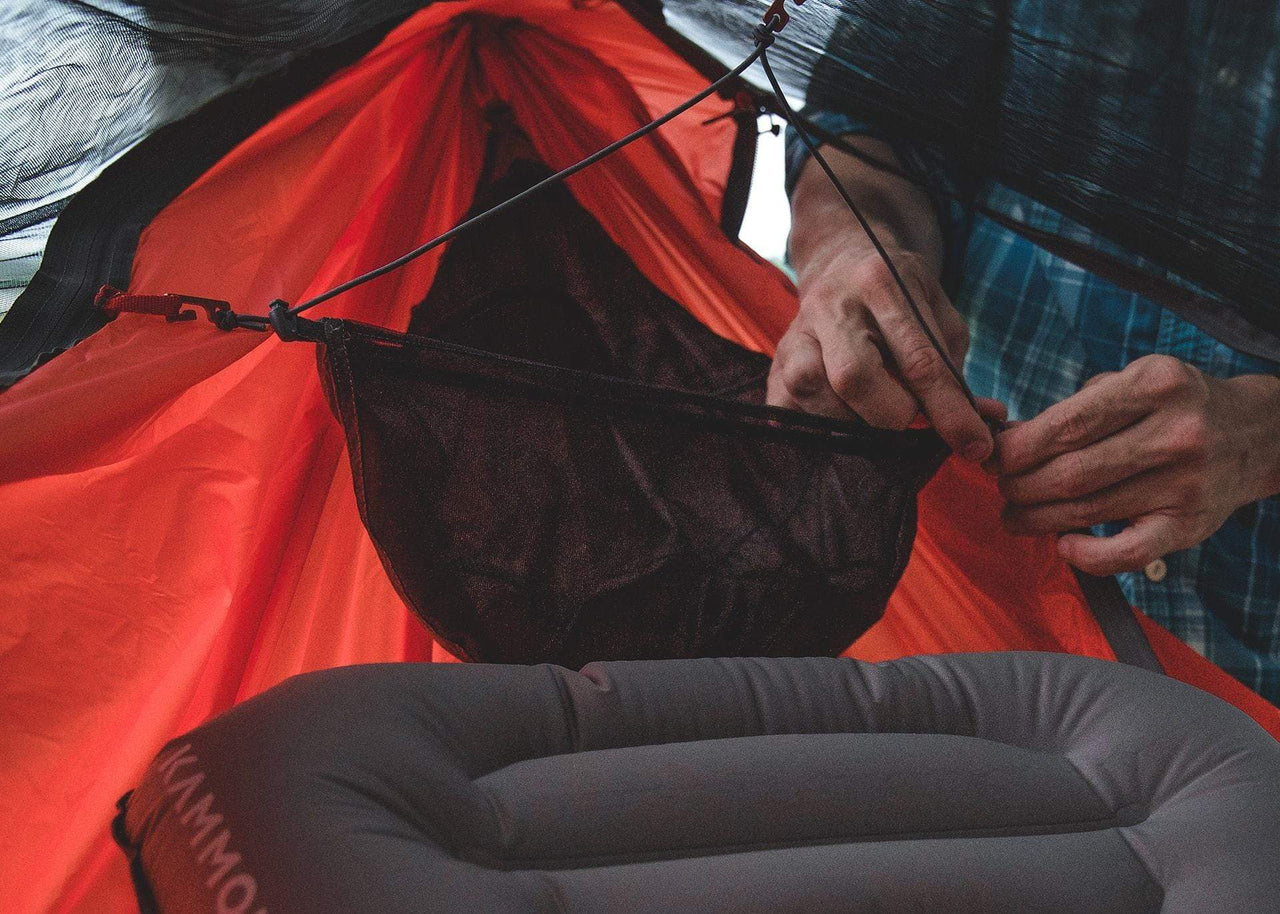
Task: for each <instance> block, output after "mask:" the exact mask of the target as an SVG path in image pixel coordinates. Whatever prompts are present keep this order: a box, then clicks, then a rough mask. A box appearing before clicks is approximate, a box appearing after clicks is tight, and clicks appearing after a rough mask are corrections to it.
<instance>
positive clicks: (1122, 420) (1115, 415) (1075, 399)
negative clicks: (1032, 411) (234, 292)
mask: <svg viewBox="0 0 1280 914" xmlns="http://www.w3.org/2000/svg"><path fill="white" fill-rule="evenodd" d="M1131 387H1132V385H1131V384H1129V383H1128V382H1127V381H1126V380H1125V379H1124V378H1123V377H1122V376H1121V375H1119V374H1116V375H1112V376H1111V377H1108V378H1103V379H1102V380H1100V381H1098V382H1097V383H1096V384H1092V385H1090V386H1089V387H1087V388H1085V389H1083V390H1081V391H1080V392H1079V393H1076V394H1075V395H1073V396H1071V397H1068V398H1067V399H1066V400H1063V401H1062V402H1061V403H1058V404H1055V405H1054V406H1051V407H1049V408H1048V409H1046V410H1045V411H1044V412H1043V413H1041V414H1040V415H1038V416H1036V417H1035V418H1034V419H1030V420H1028V421H1027V422H1024V423H1023V424H1021V425H1019V426H1018V427H1017V428H1012V429H1009V430H1008V431H1006V432H1004V433H1003V434H1002V435H1001V436H1000V448H999V450H1000V472H1001V474H1003V475H1006V476H1007V475H1012V474H1018V473H1025V472H1026V471H1027V470H1030V469H1031V468H1032V467H1036V466H1039V465H1041V464H1043V463H1046V462H1048V461H1049V460H1051V459H1053V458H1054V457H1057V456H1058V455H1060V454H1065V453H1068V452H1069V451H1078V450H1081V449H1083V448H1084V447H1086V446H1087V445H1090V444H1093V443H1094V442H1095V441H1099V440H1101V439H1102V438H1105V437H1106V436H1108V435H1113V434H1115V433H1116V432H1118V431H1120V430H1121V429H1123V428H1127V427H1128V426H1130V425H1132V424H1133V423H1135V422H1137V421H1138V420H1139V419H1142V418H1144V417H1145V416H1147V415H1148V414H1149V413H1150V412H1151V404H1150V402H1149V401H1148V399H1147V398H1145V397H1135V396H1133V395H1132V391H1131V390H1130V388H1131Z"/></svg>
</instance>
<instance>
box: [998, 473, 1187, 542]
mask: <svg viewBox="0 0 1280 914" xmlns="http://www.w3.org/2000/svg"><path fill="white" fill-rule="evenodd" d="M1174 475H1175V474H1174V473H1173V471H1172V470H1161V471H1156V472H1151V473H1144V474H1142V475H1140V476H1137V477H1134V478H1133V479H1128V480H1126V481H1124V482H1122V483H1120V484H1118V485H1115V486H1112V487H1110V488H1108V489H1104V490H1103V491H1101V492H1095V493H1093V494H1091V495H1086V496H1084V497H1083V498H1075V499H1071V500H1068V501H1056V502H1047V503H1041V504H1035V505H1012V504H1011V505H1006V506H1005V508H1004V511H1003V512H1002V513H1001V520H1002V522H1003V523H1004V526H1005V528H1006V529H1007V530H1009V532H1011V533H1014V534H1017V535H1020V536H1038V535H1041V534H1048V533H1065V532H1067V531H1070V530H1079V529H1081V528H1082V527H1092V526H1094V525H1095V524H1105V523H1109V522H1110V521H1117V520H1130V519H1131V518H1135V517H1140V516H1142V515H1144V514H1150V513H1151V512H1153V511H1158V510H1161V509H1164V508H1170V507H1173V505H1172V501H1173V495H1172V493H1174V492H1176V491H1178V487H1177V486H1176V485H1175V480H1174Z"/></svg>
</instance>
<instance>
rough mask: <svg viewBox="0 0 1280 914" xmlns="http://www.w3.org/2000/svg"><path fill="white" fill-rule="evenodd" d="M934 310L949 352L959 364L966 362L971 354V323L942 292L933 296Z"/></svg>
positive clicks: (939, 329)
mask: <svg viewBox="0 0 1280 914" xmlns="http://www.w3.org/2000/svg"><path fill="white" fill-rule="evenodd" d="M933 312H934V313H935V314H936V315H937V318H938V331H937V332H938V336H939V338H940V339H941V340H942V342H943V343H944V344H945V345H946V347H947V354H948V355H950V356H951V361H952V362H954V363H955V364H956V365H957V366H960V365H963V364H964V357H965V356H966V355H968V354H969V323H968V321H966V320H965V319H964V318H963V317H961V316H960V312H959V311H957V310H956V309H955V306H954V305H952V304H951V302H950V301H949V300H948V299H947V297H946V295H944V294H943V293H942V292H937V293H935V295H934V298H933Z"/></svg>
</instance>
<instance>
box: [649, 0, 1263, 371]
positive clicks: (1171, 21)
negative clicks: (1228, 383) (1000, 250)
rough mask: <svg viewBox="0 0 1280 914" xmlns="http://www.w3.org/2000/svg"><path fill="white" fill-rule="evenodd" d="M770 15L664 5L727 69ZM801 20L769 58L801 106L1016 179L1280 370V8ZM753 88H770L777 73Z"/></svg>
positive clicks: (1101, 7) (806, 9)
mask: <svg viewBox="0 0 1280 914" xmlns="http://www.w3.org/2000/svg"><path fill="white" fill-rule="evenodd" d="M762 6H763V4H761V3H759V2H752V0H667V2H665V3H664V7H665V9H666V14H667V18H668V20H669V21H670V22H671V23H672V24H673V25H674V26H675V27H676V28H677V29H678V30H680V31H681V32H684V33H686V34H687V35H689V36H691V37H693V38H695V39H696V40H697V41H698V42H699V43H700V44H701V45H702V46H704V47H706V48H708V49H709V50H711V51H712V52H713V53H715V54H716V55H717V56H718V57H719V58H720V59H721V60H723V61H725V62H733V61H736V60H740V59H741V58H742V57H743V56H745V54H746V53H747V52H748V51H749V50H750V48H751V38H750V35H751V28H752V26H753V24H754V23H756V22H758V21H759V19H760V15H761V11H762ZM787 8H788V10H789V11H790V14H791V20H790V22H789V23H788V24H787V25H786V27H785V28H784V29H783V31H782V33H781V34H780V35H779V37H778V41H777V44H776V45H775V46H774V47H773V48H772V49H771V50H770V52H769V56H770V58H771V60H772V61H773V63H774V66H775V68H776V69H777V71H778V73H779V75H780V77H781V78H782V81H783V84H784V86H785V88H786V89H787V91H788V94H791V93H794V94H795V96H796V97H798V98H802V99H804V100H805V102H806V103H807V105H808V106H809V107H810V108H811V109H813V108H819V109H830V110H835V111H840V112H843V113H846V114H849V115H852V116H854V117H856V118H861V119H865V120H868V121H871V122H874V123H875V124H876V125H878V126H880V127H882V128H884V129H886V130H888V131H889V132H891V133H892V134H895V135H896V136H899V137H902V138H903V139H906V140H914V141H917V142H921V143H925V144H929V145H930V146H932V147H933V148H934V149H935V150H936V151H937V152H938V153H940V155H941V156H942V157H944V158H946V159H947V160H949V161H950V162H952V163H953V164H954V165H955V166H956V167H957V170H958V171H959V172H960V175H961V179H962V180H966V179H967V182H968V184H969V186H970V188H971V189H977V188H979V187H980V186H981V185H982V183H983V182H984V181H986V180H988V179H996V180H999V181H1001V182H1003V183H1006V184H1008V185H1010V186H1012V187H1013V188H1014V189H1015V190H1019V191H1022V192H1023V193H1025V194H1027V195H1028V196H1030V197H1032V198H1034V199H1036V200H1038V201H1040V202H1042V203H1046V204H1048V205H1050V206H1052V207H1054V208H1056V209H1058V210H1060V211H1061V212H1063V213H1064V214H1066V215H1067V216H1069V217H1070V218H1071V219H1073V220H1077V221H1078V222H1079V223H1081V224H1082V225H1083V226H1086V227H1087V228H1088V229H1091V230H1093V231H1096V232H1099V233H1101V234H1102V235H1104V236H1105V237H1106V238H1108V239H1110V240H1111V241H1114V242H1116V243H1119V244H1120V245H1122V246H1123V247H1125V248H1126V249H1127V250H1129V251H1132V252H1133V253H1136V254H1139V255H1141V256H1142V257H1144V258H1146V259H1147V261H1149V263H1148V264H1147V265H1146V271H1145V275H1142V276H1134V275H1129V276H1121V277H1119V278H1120V279H1121V281H1122V284H1123V285H1126V286H1128V287H1130V288H1134V287H1140V289H1138V290H1139V291H1142V292H1144V293H1146V294H1150V295H1152V296H1153V297H1156V298H1158V299H1160V300H1161V301H1162V302H1164V303H1165V304H1167V305H1169V306H1171V307H1173V308H1175V310H1178V311H1180V312H1181V313H1183V314H1184V316H1187V317H1189V318H1191V319H1192V320H1194V321H1195V322H1197V323H1199V324H1201V326H1204V327H1205V328H1206V329H1208V330H1209V331H1210V332H1213V333H1215V334H1216V335H1218V336H1219V337H1220V338H1223V339H1224V340H1226V341H1227V342H1230V343H1232V344H1234V345H1237V346H1241V347H1243V348H1247V349H1252V350H1254V351H1255V352H1258V354H1263V355H1268V354H1269V355H1270V356H1271V357H1273V358H1275V357H1277V356H1278V355H1280V336H1278V335H1277V334H1280V157H1278V150H1280V113H1278V112H1277V110H1276V109H1277V105H1278V104H1280V100H1278V98H1277V95H1276V92H1277V74H1278V73H1280V58H1278V57H1277V53H1276V48H1277V47H1280V5H1277V4H1276V3H1274V2H1247V3H1203V2H1189V0H1054V2H1045V3H1026V2H1013V0H808V2H806V3H804V5H803V6H799V7H797V6H794V5H792V4H788V6H787ZM747 75H748V77H749V78H751V79H753V80H755V81H756V82H758V83H761V84H763V83H762V80H761V78H760V74H759V71H758V70H757V71H752V72H749V73H748V74H747ZM1009 215H1010V216H1011V217H1012V219H1013V220H1014V221H1015V222H1017V221H1018V220H1019V219H1020V215H1019V214H1018V213H1012V214H1009ZM1032 228H1035V227H1034V226H1032ZM1062 234H1065V235H1067V236H1068V237H1067V238H1066V239H1065V240H1066V241H1067V242H1072V241H1076V242H1083V244H1084V249H1083V250H1064V251H1062V252H1063V253H1065V254H1066V256H1069V258H1070V259H1075V260H1077V261H1084V263H1083V265H1085V266H1086V267H1089V268H1092V269H1095V270H1099V271H1102V270H1105V267H1100V266H1099V265H1098V258H1097V255H1098V254H1099V253H1100V252H1099V251H1098V248H1099V246H1098V245H1097V244H1096V242H1094V241H1093V240H1092V236H1091V235H1090V234H1089V233H1084V232H1082V233H1073V232H1071V231H1065V232H1063V233H1062ZM1073 236H1074V237H1073ZM1037 240H1046V241H1048V243H1049V246H1053V242H1054V240H1055V239H1037ZM1059 240H1061V239H1059ZM1090 255H1094V256H1090ZM1169 273H1172V274H1173V280H1172V281H1171V282H1164V280H1167V279H1169V276H1168V274H1169ZM1188 284H1194V286H1195V287H1197V288H1195V289H1193V290H1188V289H1187V288H1186V286H1187V285H1188ZM1259 350H1261V351H1259Z"/></svg>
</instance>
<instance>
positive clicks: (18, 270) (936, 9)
mask: <svg viewBox="0 0 1280 914" xmlns="http://www.w3.org/2000/svg"><path fill="white" fill-rule="evenodd" d="M575 2H583V3H594V2H597V0H566V3H575ZM424 5H426V4H425V3H423V2H422V0H268V2H257V0H255V2H250V0H220V2H217V3H209V4H195V3H189V2H181V0H17V2H15V3H5V4H0V86H3V88H4V91H3V93H0V127H3V129H0V311H3V310H4V309H5V307H7V305H8V304H9V303H10V302H11V301H12V300H13V298H14V296H16V295H17V294H18V292H19V291H21V290H22V289H23V287H24V286H25V285H26V284H27V282H28V281H30V280H31V278H32V274H33V273H34V272H35V269H36V265H37V264H38V263H39V261H40V256H41V251H42V248H43V245H44V239H45V238H46V236H47V233H48V231H49V227H50V225H51V224H52V220H53V218H54V217H55V216H56V215H57V214H58V212H59V211H60V210H61V209H62V207H63V206H64V204H65V203H66V201H67V199H68V198H69V197H70V196H71V195H72V194H73V193H75V192H76V191H78V190H79V189H80V188H82V187H83V186H84V185H85V184H86V183H88V182H89V181H90V179H91V178H92V177H93V176H94V175H95V174H96V173H97V171H99V170H100V169H101V168H102V167H104V166H105V165H106V164H107V163H109V162H110V161H112V160H113V159H114V158H116V157H117V156H119V155H120V154H121V153H123V152H124V151H125V150H127V149H128V148H129V147H130V146H131V145H133V144H134V143H136V142H138V141H139V140H140V139H142V138H143V137H145V136H147V135H148V134H150V133H152V132H153V131H155V130H156V129H157V128H159V127H160V126H161V125H163V124H165V123H168V122H170V121H173V120H174V119H176V118H179V117H181V116H183V115H184V114H186V113H188V112H190V111H191V110H193V109H194V108H195V107H197V106H199V105H202V104H205V103H207V102H208V101H209V100H210V99H212V98H214V97H215V96H218V95H221V94H223V93H226V92H228V91H229V90H232V89H235V88H237V87H241V86H244V85H245V84H247V83H249V82H250V81H251V80H255V79H256V80H258V81H259V83H262V84H263V85H264V86H270V85H273V84H271V82H270V80H271V77H267V76H264V74H272V75H276V74H278V73H280V72H281V71H283V70H287V69H290V68H292V69H293V70H295V71H299V72H300V73H301V75H302V76H303V77H306V78H304V79H302V80H301V84H299V85H297V86H295V92H294V93H293V95H292V96H290V95H289V93H285V94H284V95H282V96H275V95H271V94H270V93H264V94H263V97H264V98H274V99H275V101H274V104H276V105H277V106H279V105H283V104H285V103H287V102H288V101H289V100H291V98H292V97H297V93H298V92H301V91H305V87H306V82H307V79H310V78H314V80H315V81H318V80H319V79H320V78H322V77H323V75H324V71H325V68H328V69H330V70H331V69H332V68H333V67H334V66H337V65H338V64H340V63H341V62H342V60H341V57H340V58H339V59H337V60H336V61H335V59H334V58H332V57H324V56H323V54H321V53H320V51H319V50H318V49H327V48H332V47H333V46H336V45H339V44H340V43H341V42H344V41H350V42H355V41H356V40H357V37H356V36H369V35H372V38H371V39H370V40H376V37H377V33H378V32H379V31H380V30H381V31H385V29H386V28H388V27H389V26H390V24H391V23H392V22H393V21H394V20H397V19H398V18H402V17H403V16H405V15H407V14H408V13H410V12H412V11H413V10H414V9H417V8H419V7H421V6H424ZM624 5H626V6H627V7H628V8H629V9H631V10H632V11H633V13H634V14H635V15H636V16H637V17H638V18H640V19H641V20H642V21H644V22H646V23H647V24H649V25H650V26H651V27H652V28H653V29H654V30H655V31H656V32H657V33H658V34H659V35H660V36H661V37H663V38H664V40H666V41H667V42H668V43H669V44H670V45H671V46H672V48H673V53H679V54H683V55H685V56H687V57H690V58H696V62H697V63H698V64H699V65H700V66H703V67H704V69H708V70H709V69H711V66H710V65H709V64H708V58H707V57H706V54H707V52H708V51H709V52H711V53H712V54H714V55H715V56H716V57H718V58H719V60H720V61H722V62H725V63H730V64H732V63H736V62H738V61H739V60H741V59H743V58H744V57H745V56H746V55H747V53H748V52H749V51H750V50H751V47H752V40H751V32H752V28H753V27H754V25H755V24H756V23H757V22H758V21H759V20H760V17H761V14H762V13H763V11H764V9H765V7H766V4H765V3H764V2H762V0H665V2H663V3H659V2H658V0H625V2H624ZM787 9H788V10H789V11H790V13H791V21H790V22H789V23H788V24H787V26H786V28H785V29H784V30H783V32H782V34H781V35H780V36H779V38H778V42H777V44H776V45H775V46H774V48H773V49H772V50H771V51H770V56H771V58H772V59H773V61H774V62H775V65H776V66H777V67H778V69H779V71H780V74H781V76H782V79H783V81H784V83H785V85H786V86H787V88H788V91H789V92H792V93H794V94H795V95H796V96H797V97H798V98H800V99H804V100H807V102H808V103H809V104H810V105H811V106H818V107H826V108H835V109H838V110H842V111H845V112H847V113H851V114H853V115H855V116H858V117H862V118H866V119H871V120H874V121H876V122H877V123H879V124H881V125H883V126H884V127H885V128H886V129H889V130H892V131H895V132H897V133H899V134H901V135H902V136H903V137H905V138H909V139H913V140H916V141H921V142H926V143H929V144H933V145H935V146H936V147H937V148H938V149H939V150H941V151H942V153H943V154H945V156H946V157H947V158H949V159H950V160H951V161H953V162H954V163H955V164H956V165H957V167H959V168H960V169H961V170H962V171H963V172H964V173H965V174H966V175H967V176H969V178H971V179H972V182H973V184H974V186H977V185H980V184H981V182H982V181H984V180H986V179H989V178H995V179H999V180H1001V181H1003V182H1005V183H1007V184H1009V185H1011V186H1013V187H1015V189H1017V190H1020V191H1022V192H1024V193H1026V194H1028V195H1029V196H1031V197H1033V198H1035V199H1038V200H1040V201H1042V202H1045V203H1047V204H1049V205H1051V206H1053V207H1055V208H1057V209H1059V210H1061V211H1062V212H1063V213H1065V214H1066V215H1068V216H1070V217H1071V218H1072V219H1074V220H1077V221H1078V222H1079V223H1080V224H1082V225H1084V226H1086V227H1088V228H1089V229H1092V230H1093V231H1096V232H1100V233H1101V234H1102V235H1103V236H1104V237H1106V238H1108V239H1112V240H1114V241H1115V242H1117V243H1119V244H1120V245H1122V246H1123V247H1125V248H1127V249H1129V250H1131V251H1133V252H1136V253H1138V254H1141V255H1143V257H1145V258H1146V262H1145V264H1143V265H1142V267H1141V269H1140V270H1135V269H1134V268H1133V267H1132V265H1131V264H1128V263H1127V262H1126V263H1122V264H1117V263H1115V262H1113V261H1112V260H1111V259H1109V258H1107V257H1106V256H1103V255H1104V254H1105V252H1101V251H1100V250H1099V247H1100V245H1098V244H1097V243H1096V242H1095V241H1093V240H1092V236H1091V235H1089V234H1088V233H1084V234H1077V233H1074V232H1069V231H1058V232H1057V234H1056V235H1054V236H1047V237H1046V236H1044V235H1043V234H1037V233H1036V232H1035V231H1031V230H1030V229H1028V231H1029V232H1030V233H1031V234H1033V235H1035V236H1036V240H1038V241H1041V242H1042V243H1044V244H1046V245H1047V246H1050V247H1052V248H1055V249H1056V250H1057V251H1058V252H1059V253H1062V254H1064V255H1066V256H1068V257H1070V258H1072V259H1074V260H1076V261H1077V262H1081V263H1082V264H1083V265H1085V266H1087V267H1088V268H1089V269H1093V270H1095V271H1096V272H1101V273H1104V274H1106V275H1108V276H1110V278H1113V279H1115V280H1116V281H1118V282H1120V283H1121V284H1122V285H1127V286H1128V287H1129V288H1132V289H1135V290H1137V291H1142V292H1144V293H1146V294H1149V295H1151V296H1152V297H1154V298H1157V299H1158V300H1160V301H1162V302H1164V303H1165V304H1167V305H1169V306H1170V307H1172V308H1174V309H1175V310H1177V311H1178V312H1179V313H1181V314H1183V315H1184V316H1185V317H1188V318H1189V319H1191V320H1193V321H1194V322H1196V323H1198V324H1200V325H1201V326H1202V327H1204V328H1205V329H1207V330H1209V331H1210V332H1211V333H1213V334H1215V335H1216V336H1218V337H1219V338H1221V339H1223V340H1225V341H1227V342H1229V343H1231V344H1233V345H1236V346H1238V347H1240V348H1243V349H1246V350H1248V351H1251V352H1253V353H1255V354H1258V355H1262V356H1264V357H1269V358H1272V359H1280V171H1278V168H1280V163H1278V161H1277V149H1278V148H1280V117H1278V116H1277V97H1276V92H1277V91H1278V90H1277V85H1280V55H1277V53H1276V51H1275V49H1276V48H1277V47H1278V46H1280V3H1277V2H1276V0H1248V2H1245V0H1241V2H1229V3H1223V2H1210V0H1052V2H1049V0H1045V2H1037V3H1032V2H1014V0H807V2H805V3H804V4H803V6H797V5H796V4H794V3H792V2H790V0H788V3H787ZM664 16H665V20H666V24H665V25H664V23H663V17H664ZM357 50H358V49H357ZM317 55H320V56H317ZM747 75H748V77H749V78H750V79H751V80H752V81H753V82H754V83H755V84H756V85H757V86H764V85H765V83H764V80H763V77H762V76H761V73H760V71H759V69H758V68H756V69H753V70H752V71H749V73H748V74H747ZM270 113H271V112H270V110H263V111H260V112H255V113H252V114H246V113H245V109H244V108H240V109H237V111H236V112H235V113H233V114H232V115H231V116H230V117H229V119H228V122H227V123H224V124H222V126H221V128H220V133H219V135H217V136H210V137H207V138H205V140H204V141H202V142H201V143H198V144H194V145H190V144H189V145H188V146H186V147H184V148H179V149H175V150H174V151H173V155H174V156H175V157H180V158H184V159H190V160H192V162H193V163H195V164H196V165H200V164H201V163H203V166H204V167H207V165H208V164H211V163H210V162H203V160H202V156H204V155H205V151H206V150H214V151H215V152H216V151H217V150H218V149H220V148H221V149H225V148H227V143H228V138H229V137H231V135H232V134H235V133H236V132H237V131H238V130H239V131H240V132H241V133H242V134H243V133H247V132H248V130H250V129H251V128H252V126H253V125H252V124H250V123H238V121H247V120H252V119H253V118H255V117H258V118H262V119H265V118H267V117H269V116H270ZM242 128H243V129H242ZM224 134H225V135H224ZM231 138H233V137H231ZM199 171H200V168H199V167H195V168H194V174H199ZM192 178H194V175H192ZM188 180H190V179H188ZM152 192H153V191H152V189H151V187H150V186H149V185H148V184H147V182H146V181H144V180H141V179H140V180H139V188H138V193H139V194H143V195H145V194H148V193H152ZM167 192H168V193H169V195H170V196H171V195H172V193H175V192H176V190H170V191H167ZM158 205H159V204H157V207H158ZM1002 215H1004V216H1005V217H1006V218H1008V219H1010V220H1011V221H1013V222H1014V223H1017V221H1018V214H1017V213H1012V214H1002ZM133 219H139V220H145V214H143V215H141V216H131V217H130V220H129V224H128V225H126V226H125V227H124V228H123V229H121V232H122V233H123V235H125V236H129V235H130V233H132V237H133V238H134V239H135V240H136V233H137V231H138V230H139V228H140V227H141V224H142V222H138V223H136V224H135V223H134V222H133V221H132V220H133ZM117 234H119V233H117ZM1067 236H1070V237H1067ZM103 243H104V244H105V243H107V242H103ZM109 244H110V247H111V250H112V253H111V256H112V257H115V258H117V259H119V258H123V257H125V256H126V255H127V251H128V250H129V249H130V245H131V241H130V238H129V237H115V236H113V237H112V238H111V239H109ZM77 258H78V259H79V260H84V258H85V254H84V253H83V252H78V253H77ZM125 268H126V270H127V261H126V262H125ZM67 269H69V268H67V267H65V266H62V265H57V266H56V267H55V269H54V270H53V271H52V273H51V274H50V275H48V276H43V277H37V281H36V282H35V283H34V285H36V286H40V285H41V282H40V280H41V279H43V280H44V285H45V286H47V285H48V284H50V283H54V282H57V281H59V280H60V279H62V280H65V279H66V277H65V276H59V275H57V274H58V272H59V271H62V272H64V273H65V272H66V270H67ZM102 281H104V279H103V278H102V277H98V284H100V283H101V282H102ZM96 287H97V286H96V284H94V283H92V282H90V281H88V280H86V281H84V282H81V283H80V284H79V285H78V286H76V287H75V290H74V293H68V295H65V296H62V297H59V296H57V295H50V294H48V292H47V290H42V291H40V294H39V295H33V296H31V297H30V301H28V302H27V303H26V307H22V306H21V305H22V303H21V302H19V304H16V305H14V310H13V312H12V313H11V314H10V316H9V318H8V319H7V320H5V321H3V322H0V379H3V380H0V383H11V382H12V380H14V379H15V378H16V377H18V376H20V375H21V373H22V372H25V371H28V370H30V368H31V367H32V366H33V365H34V364H35V361H36V359H37V358H38V357H43V356H44V355H46V354H48V353H49V352H53V351H56V350H57V349H59V348H65V346H67V345H70V344H71V343H73V342H74V341H75V340H76V339H78V338H79V337H81V336H83V335H84V334H86V333H88V332H90V331H92V330H93V329H95V328H96V327H97V326H100V320H99V319H98V316H97V315H95V314H94V312H93V309H92V306H91V301H92V294H93V290H94V289H96ZM236 304H237V305H238V306H240V307H248V306H250V304H251V303H236ZM6 325H7V326H6ZM19 336H23V337H29V338H28V339H24V340H18V339H17V337H19ZM20 343H21V345H20Z"/></svg>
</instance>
